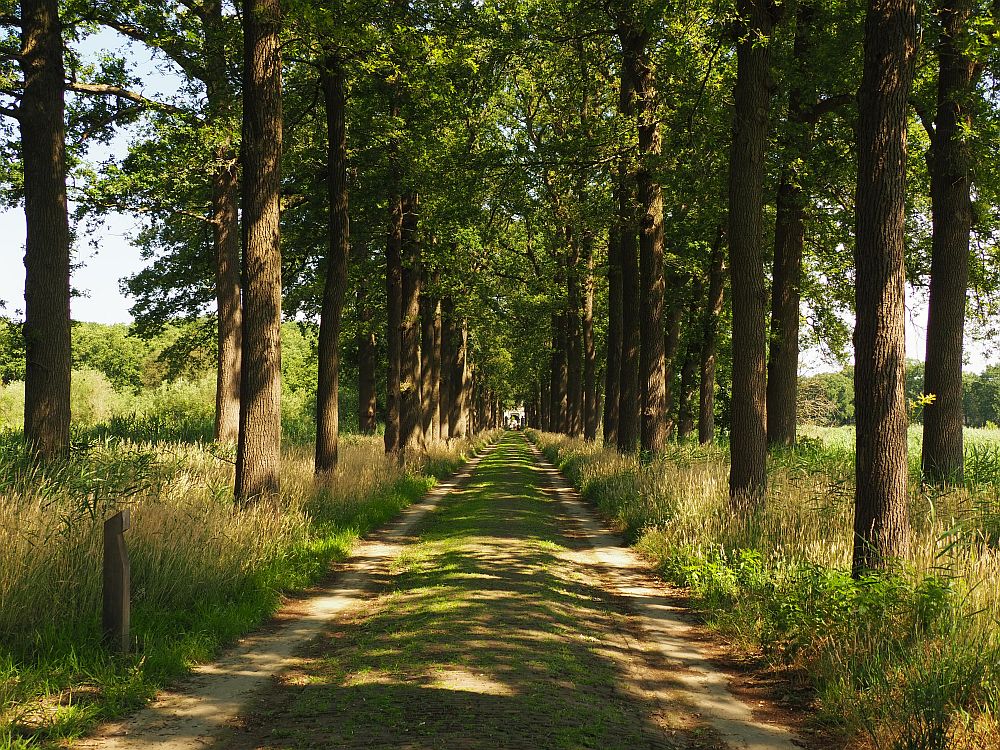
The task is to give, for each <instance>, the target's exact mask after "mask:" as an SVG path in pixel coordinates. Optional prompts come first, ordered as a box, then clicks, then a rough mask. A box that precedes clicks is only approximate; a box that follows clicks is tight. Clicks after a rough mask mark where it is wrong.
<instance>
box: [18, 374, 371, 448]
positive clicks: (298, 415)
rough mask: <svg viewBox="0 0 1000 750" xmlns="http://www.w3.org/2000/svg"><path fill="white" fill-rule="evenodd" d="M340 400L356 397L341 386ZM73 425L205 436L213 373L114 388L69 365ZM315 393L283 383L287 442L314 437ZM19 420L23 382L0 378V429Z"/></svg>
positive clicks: (96, 432) (137, 436)
mask: <svg viewBox="0 0 1000 750" xmlns="http://www.w3.org/2000/svg"><path fill="white" fill-rule="evenodd" d="M344 395H345V397H346V400H348V401H349V400H353V399H355V398H356V396H355V394H354V393H353V392H351V391H349V390H345V394H344ZM348 406H349V404H348V405H345V407H344V410H343V411H342V416H343V420H342V424H341V428H342V429H345V428H350V426H351V424H352V422H353V425H354V428H355V430H356V429H357V423H356V422H357V421H356V419H355V417H354V414H353V412H350V411H347V410H346V409H347V407H348ZM70 411H71V413H72V415H73V428H74V431H75V432H76V434H77V436H78V437H79V438H81V439H86V438H92V437H98V438H106V437H118V438H126V439H128V440H131V441H134V442H149V441H186V442H193V441H203V442H210V441H211V440H212V433H213V428H214V424H215V375H214V374H208V375H204V376H202V377H200V378H197V379H193V380H190V379H179V380H172V381H165V382H163V383H161V384H160V385H158V386H156V387H155V388H147V389H145V390H143V391H141V392H139V393H132V392H131V391H119V390H116V389H115V387H114V386H113V385H112V384H111V381H109V380H108V378H107V377H105V376H104V375H103V374H102V373H100V372H97V371H96V370H74V371H73V378H72V389H71V395H70ZM315 412H316V399H315V395H314V394H313V393H311V392H308V391H303V390H293V389H291V388H289V387H287V386H286V387H285V388H284V389H283V392H282V399H281V424H282V431H283V434H284V438H285V440H286V441H288V442H294V443H299V444H302V445H304V444H306V443H309V442H310V441H311V440H313V439H315V437H316V419H315ZM23 421H24V383H20V382H13V383H9V384H7V385H2V384H0V429H8V430H18V429H20V428H21V426H22V423H23Z"/></svg>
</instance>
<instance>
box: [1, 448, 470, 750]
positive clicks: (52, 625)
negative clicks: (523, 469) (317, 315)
mask: <svg viewBox="0 0 1000 750" xmlns="http://www.w3.org/2000/svg"><path fill="white" fill-rule="evenodd" d="M488 439H489V436H483V437H480V438H478V439H476V440H474V441H468V442H463V443H461V444H456V445H454V446H453V448H452V449H451V450H444V449H437V451H438V455H436V457H435V460H434V462H433V466H431V469H432V470H433V471H434V472H435V473H437V474H439V475H440V474H443V473H445V472H446V471H447V470H449V469H452V468H454V467H457V466H458V465H460V464H461V463H462V461H463V460H464V456H465V455H467V454H470V453H472V452H474V451H476V450H478V449H479V448H481V447H482V445H483V444H484V443H485V441H486V440H488ZM2 447H3V448H4V450H3V451H2V452H0V463H3V464H4V466H3V468H4V469H5V471H3V480H2V482H0V550H2V553H0V644H2V645H0V748H4V749H6V748H27V747H36V746H53V745H55V744H57V743H58V742H59V741H61V740H64V739H66V738H72V737H76V736H79V735H80V734H81V733H83V732H85V731H86V730H87V729H89V728H90V727H92V726H93V725H94V724H95V723H96V722H98V721H101V720H104V719H107V718H110V717H113V716H115V715H118V714H121V713H122V712H124V711H127V710H129V709H131V708H134V707H136V706H139V705H141V704H142V703H143V702H144V701H146V700H148V699H149V697H150V696H151V695H153V693H154V692H155V691H156V690H157V689H158V688H159V687H160V686H162V685H163V684H164V683H166V682H168V681H169V680H171V679H173V678H175V677H177V676H178V675H180V674H182V673H184V672H185V671H186V670H187V669H189V668H190V667H191V666H192V665H193V664H195V663H197V662H202V661H205V660H208V659H211V658H212V657H213V656H214V655H215V654H217V653H218V651H219V650H220V648H222V647H223V646H224V645H226V644H228V643H231V642H232V641H233V640H235V639H236V638H238V637H239V636H241V635H243V634H245V633H247V632H248V631H250V630H252V629H253V628H254V627H256V626H258V625H259V624H260V623H261V622H263V621H264V620H266V619H267V618H268V617H269V616H270V615H271V614H273V613H274V612H275V611H276V609H277V608H278V606H279V605H280V603H281V598H282V594H283V593H284V592H290V591H295V590H300V589H302V588H305V587H307V586H309V585H310V584H311V583H313V582H315V581H316V580H317V579H318V578H320V577H321V576H322V575H323V574H324V573H325V572H326V571H327V570H328V568H329V565H330V563H331V562H333V561H335V560H340V559H343V558H344V557H346V556H347V555H348V554H349V553H350V550H351V548H352V546H353V544H354V542H355V541H356V540H357V538H358V537H359V536H360V535H361V534H364V533H366V532H367V531H369V530H371V529H372V528H375V527H377V526H379V525H382V524H384V523H385V522H387V521H388V520H389V519H391V518H392V517H393V516H395V515H396V514H397V513H398V512H399V511H400V510H401V509H402V508H404V507H405V506H406V505H408V504H410V503H411V502H413V501H414V500H416V499H417V498H419V497H420V496H422V495H423V494H424V493H425V492H426V491H427V490H428V489H429V488H430V487H431V486H432V485H433V484H434V482H435V478H434V476H432V475H431V474H430V472H428V471H427V470H426V469H424V468H423V466H422V464H416V465H413V466H411V467H410V468H409V469H404V468H402V467H398V466H397V465H396V463H395V461H394V460H390V459H389V458H387V457H386V456H385V455H384V452H383V449H382V445H381V439H379V438H356V437H348V439H346V440H345V441H344V442H343V445H342V450H341V467H340V469H339V470H338V474H337V475H335V476H334V478H333V479H332V481H330V482H329V483H327V484H317V483H316V481H315V479H314V477H313V475H312V466H311V457H312V456H311V451H310V450H306V449H298V448H294V447H293V448H290V449H289V450H287V451H286V452H285V457H284V462H283V474H282V496H281V498H280V500H279V501H278V502H277V503H274V504H268V505H266V506H256V507H253V508H250V509H247V510H242V511H238V510H236V509H234V507H233V504H232V499H231V486H232V465H231V463H229V461H228V450H227V449H224V448H219V447H217V446H211V445H207V446H202V445H190V444H184V443H173V444H162V443H157V444H152V443H149V444H132V443H128V442H126V441H118V440H114V439H104V440H101V441H98V442H96V443H88V444H87V445H86V446H84V447H78V448H77V449H76V450H75V451H74V455H73V457H72V458H71V460H70V461H69V462H66V463H65V464H63V465H61V466H49V467H41V466H39V465H37V464H34V463H33V462H32V461H30V460H27V459H26V458H25V457H24V456H23V455H21V454H20V453H19V452H18V451H19V446H18V444H17V443H16V442H13V441H12V442H10V443H7V444H5V445H4V446H2ZM122 505H126V506H128V507H131V509H132V515H133V524H132V526H133V528H132V529H131V530H130V531H129V532H128V534H127V535H126V540H127V542H128V544H129V547H130V554H131V558H132V587H133V589H132V593H133V610H132V635H133V639H134V648H133V651H132V653H131V654H129V655H128V656H123V657H119V656H111V655H109V654H108V653H107V652H106V651H105V650H104V649H103V648H102V647H101V644H100V623H99V617H100V555H101V544H100V526H101V521H102V520H103V518H104V517H106V515H108V514H109V513H110V512H113V511H115V510H116V509H117V508H119V507H122Z"/></svg>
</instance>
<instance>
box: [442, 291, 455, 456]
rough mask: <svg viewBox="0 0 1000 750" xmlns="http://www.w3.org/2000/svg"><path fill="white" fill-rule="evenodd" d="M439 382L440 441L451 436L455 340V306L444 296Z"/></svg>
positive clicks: (449, 298)
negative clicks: (452, 372) (452, 373)
mask: <svg viewBox="0 0 1000 750" xmlns="http://www.w3.org/2000/svg"><path fill="white" fill-rule="evenodd" d="M440 325H441V355H440V356H441V380H440V389H441V390H440V400H441V439H442V440H450V439H451V437H452V434H451V427H450V424H449V423H450V421H451V371H452V363H453V361H454V359H455V355H454V354H453V351H454V348H455V346H456V344H455V343H454V342H456V340H457V333H456V330H455V304H454V303H453V302H452V300H451V297H448V296H445V297H444V298H443V299H442V300H441V316H440Z"/></svg>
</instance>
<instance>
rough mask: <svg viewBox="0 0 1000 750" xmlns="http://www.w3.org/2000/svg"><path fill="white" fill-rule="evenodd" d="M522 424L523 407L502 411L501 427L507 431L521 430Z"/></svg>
mask: <svg viewBox="0 0 1000 750" xmlns="http://www.w3.org/2000/svg"><path fill="white" fill-rule="evenodd" d="M524 422H525V420H524V407H523V406H519V407H517V408H515V409H504V412H503V426H504V427H506V428H507V429H508V430H523V429H524Z"/></svg>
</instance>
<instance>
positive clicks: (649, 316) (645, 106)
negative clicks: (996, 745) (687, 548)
mask: <svg viewBox="0 0 1000 750" xmlns="http://www.w3.org/2000/svg"><path fill="white" fill-rule="evenodd" d="M631 10H632V11H633V13H634V10H635V9H634V8H633V9H631ZM633 13H629V12H626V13H624V14H622V16H621V17H620V18H619V21H618V36H619V39H620V40H621V44H622V51H623V54H624V61H625V67H626V68H627V69H628V76H629V80H630V81H631V83H632V88H633V91H634V98H635V105H634V106H635V114H636V123H637V131H638V137H639V162H638V166H637V168H636V172H635V182H636V193H637V196H638V199H639V211H640V220H639V282H640V283H639V307H640V311H641V318H640V326H639V327H640V334H639V337H640V348H639V386H640V390H641V404H642V421H641V426H640V442H641V445H642V450H643V452H645V453H659V452H661V451H662V450H663V447H664V445H665V444H666V440H667V425H666V416H667V414H666V411H667V403H666V381H665V378H664V369H663V368H664V352H663V333H662V332H663V300H664V293H665V282H664V278H663V194H662V191H661V189H660V183H659V182H658V181H657V179H656V178H655V177H654V172H653V170H654V165H653V162H654V161H655V160H656V158H657V157H659V155H660V145H661V144H660V130H659V125H658V120H657V114H656V86H655V78H654V71H653V65H652V62H651V60H650V57H649V51H648V49H647V45H648V44H649V30H648V29H647V28H645V26H644V24H643V23H642V22H641V21H640V19H638V18H637V17H636V16H635V15H633Z"/></svg>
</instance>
